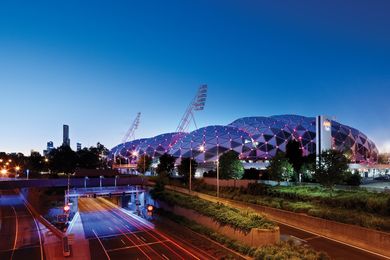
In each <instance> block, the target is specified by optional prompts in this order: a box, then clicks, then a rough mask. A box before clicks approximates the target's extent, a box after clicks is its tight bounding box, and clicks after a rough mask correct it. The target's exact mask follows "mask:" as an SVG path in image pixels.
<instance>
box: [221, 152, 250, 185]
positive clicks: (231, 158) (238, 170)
mask: <svg viewBox="0 0 390 260" xmlns="http://www.w3.org/2000/svg"><path fill="white" fill-rule="evenodd" d="M243 174H244V167H243V166H242V163H241V161H240V160H239V157H238V153H237V152H235V151H229V152H226V153H224V154H222V155H221V156H220V157H219V177H220V179H241V178H242V175H243Z"/></svg>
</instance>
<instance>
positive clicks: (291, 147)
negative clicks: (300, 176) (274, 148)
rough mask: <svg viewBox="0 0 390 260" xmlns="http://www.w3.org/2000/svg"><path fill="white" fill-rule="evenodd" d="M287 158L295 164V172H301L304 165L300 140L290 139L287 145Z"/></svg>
mask: <svg viewBox="0 0 390 260" xmlns="http://www.w3.org/2000/svg"><path fill="white" fill-rule="evenodd" d="M286 158H287V160H288V162H289V163H290V164H291V165H292V166H293V168H294V171H295V172H299V171H300V170H301V167H302V165H303V160H304V159H303V155H302V150H301V144H300V143H299V142H298V141H295V140H290V141H289V142H288V143H287V145H286Z"/></svg>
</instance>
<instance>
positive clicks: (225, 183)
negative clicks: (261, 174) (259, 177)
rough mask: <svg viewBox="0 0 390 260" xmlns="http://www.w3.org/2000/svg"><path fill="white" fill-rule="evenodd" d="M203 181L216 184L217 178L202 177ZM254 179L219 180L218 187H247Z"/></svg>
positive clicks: (254, 181)
mask: <svg viewBox="0 0 390 260" xmlns="http://www.w3.org/2000/svg"><path fill="white" fill-rule="evenodd" d="M202 180H203V181H204V183H206V184H208V185H213V186H216V185H217V179H216V178H208V177H205V178H203V179H202ZM256 182H257V181H256V180H222V179H220V180H219V186H220V187H235V188H240V187H243V188H247V187H248V185H249V184H250V183H256Z"/></svg>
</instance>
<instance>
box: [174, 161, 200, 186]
mask: <svg viewBox="0 0 390 260" xmlns="http://www.w3.org/2000/svg"><path fill="white" fill-rule="evenodd" d="M190 163H191V179H194V177H195V172H196V168H197V167H198V163H197V162H196V161H195V160H194V159H190V158H182V159H181V163H180V165H179V166H178V167H177V170H178V172H179V174H180V175H181V176H183V177H184V179H183V180H184V182H185V183H187V182H188V181H189V173H190Z"/></svg>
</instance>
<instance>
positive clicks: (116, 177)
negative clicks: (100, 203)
mask: <svg viewBox="0 0 390 260" xmlns="http://www.w3.org/2000/svg"><path fill="white" fill-rule="evenodd" d="M118 177H119V176H118V175H115V188H116V180H117V179H118Z"/></svg>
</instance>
